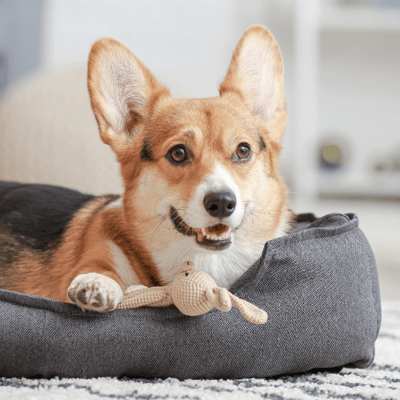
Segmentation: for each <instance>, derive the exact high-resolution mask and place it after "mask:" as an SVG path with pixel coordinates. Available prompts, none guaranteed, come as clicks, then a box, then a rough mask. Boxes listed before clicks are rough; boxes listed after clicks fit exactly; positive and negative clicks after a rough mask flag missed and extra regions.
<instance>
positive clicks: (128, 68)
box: [88, 26, 289, 286]
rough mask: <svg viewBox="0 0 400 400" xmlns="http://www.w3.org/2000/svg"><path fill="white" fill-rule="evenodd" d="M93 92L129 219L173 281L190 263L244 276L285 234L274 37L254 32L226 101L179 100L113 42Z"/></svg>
mask: <svg viewBox="0 0 400 400" xmlns="http://www.w3.org/2000/svg"><path fill="white" fill-rule="evenodd" d="M88 87H89V92H90V98H91V103H92V108H93V111H94V114H95V116H96V119H97V122H98V125H99V130H100V135H101V138H102V140H103V141H104V142H105V143H106V144H109V145H110V146H111V147H112V149H113V150H114V152H115V153H116V155H117V158H118V161H119V163H120V165H121V173H122V177H123V181H124V185H125V193H124V196H123V205H122V206H123V208H124V213H125V217H126V220H127V222H128V224H130V225H131V226H132V228H133V229H135V232H136V234H137V235H138V236H139V238H140V240H141V241H142V243H144V246H145V248H146V249H148V250H149V252H150V253H151V255H152V257H153V259H154V260H155V262H156V264H158V265H159V266H160V267H161V269H164V270H167V269H169V270H170V271H171V274H170V275H171V277H169V276H168V277H165V280H167V281H169V280H170V279H171V278H172V275H173V273H172V268H173V267H175V266H176V268H178V267H179V265H180V264H181V263H182V262H183V261H184V260H192V261H193V260H195V261H196V260H197V263H196V266H197V268H199V267H200V268H202V266H201V264H202V261H201V260H203V263H206V262H210V263H212V262H213V261H212V260H214V264H216V266H215V268H216V269H218V268H219V267H220V265H219V264H218V263H220V264H221V263H223V262H222V260H225V261H224V262H225V263H226V262H228V263H229V262H230V263H231V264H235V263H239V262H240V263H242V264H244V265H245V266H244V267H243V268H240V273H239V272H238V273H237V274H236V275H240V274H241V273H242V272H243V270H244V269H246V266H247V267H248V266H249V265H248V264H250V265H251V263H252V262H254V261H255V260H256V259H257V257H259V255H260V252H261V250H262V247H263V245H264V243H265V241H267V240H269V239H272V238H274V237H277V236H279V235H281V234H283V233H284V230H285V227H286V223H287V220H288V217H289V213H288V211H287V208H286V206H285V203H286V188H285V186H284V183H283V181H282V178H281V176H280V175H279V172H278V156H279V152H280V144H279V141H280V138H281V137H282V135H283V133H284V130H285V125H286V107H285V99H284V94H283V62H282V56H281V53H280V50H279V47H278V45H277V43H276V41H275V39H274V38H273V36H272V35H271V34H270V33H269V32H268V30H267V29H265V28H264V27H262V26H253V27H251V28H249V29H248V30H247V31H246V33H245V34H244V36H243V37H242V39H241V40H240V42H239V44H238V46H237V48H236V50H235V52H234V54H233V57H232V62H231V65H230V67H229V70H228V73H227V76H226V78H225V80H224V81H223V83H222V84H221V86H220V96H219V97H217V98H210V99H190V100H186V99H185V100H182V99H179V100H178V99H173V98H172V97H171V96H170V94H169V92H168V90H167V89H166V88H164V87H163V86H162V85H160V84H159V83H158V82H157V81H156V79H155V78H154V77H153V76H152V74H151V73H150V72H149V71H148V70H147V69H146V67H145V66H144V65H143V64H142V63H141V62H140V61H139V60H138V59H137V58H136V57H134V56H133V55H132V53H131V52H130V51H129V50H128V49H126V48H125V47H124V46H123V45H121V44H120V43H118V42H116V41H115V40H112V39H101V40H99V41H97V42H96V43H95V44H94V45H93V48H92V50H91V53H90V57H89V70H88ZM207 257H208V258H207ZM199 264H200V265H199ZM207 268H210V266H208V267H207V266H205V265H204V269H207ZM228 269H229V268H228ZM233 269H234V268H233ZM173 272H174V273H175V272H177V270H176V271H175V270H174V271H173ZM208 272H210V269H208ZM166 275H168V274H166ZM237 277H238V276H236V278H237ZM214 278H215V274H214ZM216 280H217V283H218V284H219V285H220V286H224V285H225V286H229V283H227V282H225V281H223V279H218V278H217V279H216ZM232 280H234V279H233V278H227V281H232Z"/></svg>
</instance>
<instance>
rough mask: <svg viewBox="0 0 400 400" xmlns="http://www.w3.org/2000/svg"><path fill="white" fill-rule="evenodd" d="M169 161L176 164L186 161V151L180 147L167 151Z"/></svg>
mask: <svg viewBox="0 0 400 400" xmlns="http://www.w3.org/2000/svg"><path fill="white" fill-rule="evenodd" d="M169 156H170V157H171V159H172V160H173V161H175V162H177V163H181V162H183V161H185V160H186V159H187V154H186V149H185V148H184V147H183V146H181V145H178V146H175V147H173V148H172V149H171V150H170V151H169Z"/></svg>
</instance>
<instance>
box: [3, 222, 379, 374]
mask: <svg viewBox="0 0 400 400" xmlns="http://www.w3.org/2000/svg"><path fill="white" fill-rule="evenodd" d="M295 228H296V229H297V231H295V232H293V233H291V234H290V235H288V236H285V237H281V238H278V239H274V240H271V241H270V242H268V243H266V245H265V248H264V252H263V254H262V256H261V258H260V260H259V261H258V262H256V263H255V264H254V265H253V266H252V267H251V268H250V269H249V270H248V271H247V272H246V273H245V274H244V275H243V276H242V277H241V278H240V279H239V280H238V281H237V282H235V284H234V285H233V287H232V288H231V291H232V292H233V293H234V294H235V295H236V296H238V297H240V298H242V299H245V300H247V301H249V302H251V303H254V304H255V305H256V306H258V307H260V308H262V309H264V310H266V311H267V312H268V315H269V319H268V322H267V323H266V324H265V325H254V324H251V323H250V322H248V321H247V320H246V319H244V318H243V317H242V315H241V314H240V312H239V311H238V310H237V309H232V311H230V312H227V313H223V312H220V311H218V310H216V309H214V310H212V311H210V312H209V313H207V314H204V315H201V316H198V317H188V316H185V315H183V314H181V313H180V312H179V311H178V309H177V308H175V307H173V306H171V307H167V308H146V307H143V308H140V309H135V310H116V311H113V312H111V313H108V314H97V313H94V312H86V313H83V312H82V311H81V310H80V309H78V308H77V307H75V306H74V305H71V304H66V303H62V302H58V301H55V300H49V299H45V298H39V297H34V296H28V295H23V294H19V293H13V292H8V291H4V290H0V354H1V356H0V376H4V377H22V376H24V377H33V376H35V377H44V378H49V377H54V376H59V377H80V378H90V377H101V376H118V377H120V376H130V377H143V378H150V377H151V378H154V377H160V378H166V377H175V378H180V379H185V378H247V377H249V378H250V377H255V378H263V377H270V376H276V375H280V374H288V373H298V372H303V371H310V370H315V369H320V370H321V369H322V370H340V368H341V367H343V366H346V367H352V368H366V367H368V366H369V365H370V364H371V363H372V360H373V358H374V345H375V340H376V338H377V335H378V331H379V327H380V320H381V308H380V298H379V289H378V277H377V270H376V264H375V259H374V256H373V253H372V251H371V248H370V246H369V244H368V242H367V240H366V238H365V236H364V234H363V233H362V232H361V230H360V229H359V227H358V219H357V217H356V216H355V215H354V214H347V215H343V214H329V215H326V216H324V217H322V218H319V219H315V218H312V215H305V216H303V217H301V216H300V217H299V218H298V221H297V224H296V225H295Z"/></svg>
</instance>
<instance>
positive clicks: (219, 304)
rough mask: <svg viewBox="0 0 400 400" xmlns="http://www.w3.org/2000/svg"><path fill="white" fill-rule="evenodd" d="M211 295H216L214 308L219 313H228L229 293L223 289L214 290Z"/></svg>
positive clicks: (229, 306) (230, 306) (229, 308)
mask: <svg viewBox="0 0 400 400" xmlns="http://www.w3.org/2000/svg"><path fill="white" fill-rule="evenodd" d="M213 293H214V294H215V295H216V297H215V303H214V307H216V308H218V310H220V311H225V312H226V311H230V310H231V308H232V303H231V298H230V297H229V292H228V291H227V290H226V289H225V288H219V287H217V288H214V289H213Z"/></svg>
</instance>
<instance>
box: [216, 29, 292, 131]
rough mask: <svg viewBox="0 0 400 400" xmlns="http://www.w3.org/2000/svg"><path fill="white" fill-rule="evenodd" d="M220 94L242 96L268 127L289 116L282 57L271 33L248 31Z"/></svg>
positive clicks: (236, 51) (234, 55)
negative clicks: (275, 120)
mask: <svg viewBox="0 0 400 400" xmlns="http://www.w3.org/2000/svg"><path fill="white" fill-rule="evenodd" d="M219 91H220V94H221V96H223V95H224V94H225V93H236V94H239V95H240V97H241V98H242V99H243V100H244V101H245V103H246V104H247V106H248V107H249V108H250V110H251V111H252V112H253V114H255V115H258V116H259V117H260V118H261V120H262V121H263V122H264V123H266V124H267V123H268V124H269V123H270V122H271V120H273V119H276V118H277V117H278V118H279V117H282V116H285V115H286V112H285V110H286V105H285V97H284V93H283V60H282V54H281V51H280V49H279V46H278V43H277V42H276V41H275V39H274V37H273V36H272V35H271V33H270V32H269V31H268V29H266V28H264V27H263V26H261V25H253V26H251V27H250V28H249V29H247V31H246V32H245V33H244V35H243V37H242V38H241V39H240V41H239V43H238V45H237V47H236V50H235V52H234V53H233V56H232V61H231V65H230V67H229V69H228V73H227V75H226V78H225V80H224V81H223V82H222V84H221V86H220V89H219ZM285 121H286V119H285ZM283 130H284V129H283ZM282 134H283V132H280V134H279V135H282ZM279 135H278V136H279Z"/></svg>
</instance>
